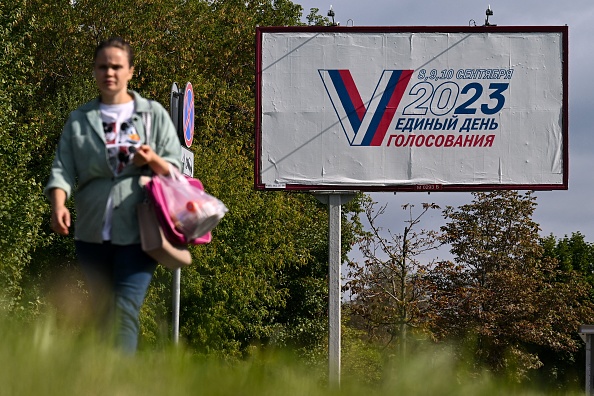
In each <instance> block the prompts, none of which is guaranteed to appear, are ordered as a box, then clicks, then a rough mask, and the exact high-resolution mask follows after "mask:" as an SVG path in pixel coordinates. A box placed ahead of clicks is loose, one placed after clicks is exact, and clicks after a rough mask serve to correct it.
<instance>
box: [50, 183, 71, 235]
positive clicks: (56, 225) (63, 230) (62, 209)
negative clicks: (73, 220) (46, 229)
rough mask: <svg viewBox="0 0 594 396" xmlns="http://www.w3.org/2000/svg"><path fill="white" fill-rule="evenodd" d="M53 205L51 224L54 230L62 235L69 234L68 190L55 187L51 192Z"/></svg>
mask: <svg viewBox="0 0 594 396" xmlns="http://www.w3.org/2000/svg"><path fill="white" fill-rule="evenodd" d="M50 201H51V206H52V217H51V220H50V223H51V224H50V226H51V228H52V230H53V231H54V232H57V233H58V234H60V235H68V228H70V211H69V210H68V208H67V207H66V205H65V203H66V192H65V191H64V190H62V189H60V188H54V189H53V190H52V191H51V193H50Z"/></svg>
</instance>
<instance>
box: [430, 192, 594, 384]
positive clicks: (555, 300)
mask: <svg viewBox="0 0 594 396" xmlns="http://www.w3.org/2000/svg"><path fill="white" fill-rule="evenodd" d="M473 196H474V199H473V201H472V203H470V204H467V205H462V206H460V207H459V208H458V209H454V208H452V207H448V208H447V209H446V210H445V211H444V216H445V218H446V219H448V220H449V222H448V223H447V224H446V225H445V226H443V227H442V232H443V236H442V239H443V241H444V242H445V243H449V244H450V245H451V250H450V251H451V253H452V254H453V255H454V262H441V263H438V264H437V265H436V266H435V267H433V268H431V269H429V270H428V272H427V274H426V276H425V280H426V281H427V285H428V289H427V292H428V293H429V294H430V297H431V303H430V311H429V315H428V318H427V319H428V321H429V326H430V328H431V330H432V332H433V334H434V337H435V338H436V339H438V340H458V341H462V342H463V343H466V344H469V343H470V344H472V345H473V347H472V349H471V353H470V354H469V355H470V356H473V357H474V359H475V363H476V364H477V366H480V367H482V366H483V365H485V366H487V367H489V368H490V369H491V370H493V371H495V372H500V373H507V374H510V375H512V376H513V377H514V378H515V379H517V380H520V379H523V378H526V377H528V376H529V372H530V370H535V369H539V368H541V367H542V366H543V360H542V358H541V356H542V353H543V350H547V351H550V352H551V353H555V354H572V353H575V352H576V351H577V349H578V347H579V346H580V345H579V343H578V342H577V341H576V340H575V338H574V337H572V334H575V331H576V329H577V327H578V325H579V324H580V323H581V321H582V320H583V319H584V318H586V317H588V315H591V313H592V307H591V305H589V304H582V302H583V299H584V296H587V294H588V292H589V285H588V284H587V283H585V282H583V279H581V278H580V277H578V276H575V274H574V273H566V274H565V275H567V278H566V279H565V280H564V281H563V282H558V279H559V275H560V273H559V271H558V270H557V262H556V260H554V259H551V258H550V257H543V249H542V246H541V245H540V244H539V236H538V231H539V227H538V224H536V223H535V222H534V221H533V220H532V214H533V211H534V208H535V206H536V203H535V197H534V196H533V195H532V193H531V192H526V193H525V194H523V195H520V194H519V193H518V192H516V191H495V192H491V193H473Z"/></svg>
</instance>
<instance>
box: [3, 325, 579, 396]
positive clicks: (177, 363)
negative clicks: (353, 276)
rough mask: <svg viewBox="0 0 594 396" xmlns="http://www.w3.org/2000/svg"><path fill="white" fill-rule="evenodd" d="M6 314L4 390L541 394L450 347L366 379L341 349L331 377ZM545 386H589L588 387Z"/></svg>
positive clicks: (307, 368)
mask: <svg viewBox="0 0 594 396" xmlns="http://www.w3.org/2000/svg"><path fill="white" fill-rule="evenodd" d="M7 323H8V322H6V321H2V319H0V334H2V342H1V343H0V359H1V362H2V370H0V395H2V396H13V395H16V396H20V395H27V396H29V395H45V396H53V395H60V396H63V395H89V396H91V395H122V396H123V395H125V396H135V395H139V396H140V395H142V396H146V395H179V396H182V395H213V396H216V395H308V396H316V395H339V394H340V395H357V396H360V395H365V396H371V395H456V396H465V395H473V396H474V395H481V396H483V395H542V394H543V392H542V389H541V390H540V391H536V390H530V389H526V388H517V387H514V385H513V384H509V383H502V382H501V381H497V380H495V379H494V378H493V377H492V376H490V375H488V374H487V373H485V374H482V375H476V374H470V373H469V371H466V370H465V369H464V367H461V365H460V364H459V362H458V363H454V359H453V358H452V357H451V356H450V355H449V353H448V352H447V351H444V350H442V351H441V352H439V353H436V352H435V350H434V349H433V352H431V350H426V351H425V352H422V353H417V354H415V356H413V357H412V358H409V359H407V361H406V362H399V363H396V364H394V363H390V364H386V365H385V367H382V368H381V371H382V373H381V375H380V377H381V379H379V380H378V381H374V382H373V383H370V382H369V381H365V380H363V379H364V377H368V376H369V374H370V371H377V367H371V366H369V365H367V363H366V360H365V359H366V357H365V356H362V355H361V356H357V354H356V353H353V349H348V348H347V349H348V350H347V351H346V352H343V356H342V359H343V363H342V367H343V370H342V380H341V384H340V386H337V385H336V384H328V383H327V378H328V373H327V366H326V362H325V356H323V357H322V358H321V359H322V360H324V361H322V362H319V363H320V364H311V362H310V364H305V363H304V362H303V361H302V360H300V359H297V358H294V357H292V354H291V353H287V352H278V351H277V352H262V351H259V352H258V351H256V352H255V353H254V354H253V355H252V356H250V357H249V358H246V359H243V360H239V361H238V360H235V361H226V360H223V359H218V358H212V357H204V356H199V355H196V354H194V353H191V352H190V351H188V350H186V349H185V348H184V347H183V346H181V345H180V346H170V347H168V348H165V349H160V350H142V351H140V352H139V353H138V354H136V355H135V356H125V355H122V354H120V353H119V352H118V351H116V350H114V349H112V348H108V347H105V345H101V343H99V342H96V340H94V339H93V337H91V336H81V335H80V334H77V335H73V334H72V333H66V332H64V331H63V330H60V329H58V328H57V327H56V326H55V325H53V323H52V321H51V320H47V319H46V320H44V321H40V322H37V323H29V324H28V325H24V324H21V325H18V326H15V325H14V323H12V324H7ZM547 394H564V395H568V394H576V395H577V394H580V395H581V394H583V391H575V392H573V393H571V392H567V391H565V392H563V393H558V391H557V392H550V393H548V392H547Z"/></svg>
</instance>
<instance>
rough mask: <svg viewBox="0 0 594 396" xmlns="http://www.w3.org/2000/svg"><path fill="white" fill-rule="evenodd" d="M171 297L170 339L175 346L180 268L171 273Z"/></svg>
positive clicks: (177, 332) (177, 331)
mask: <svg viewBox="0 0 594 396" xmlns="http://www.w3.org/2000/svg"><path fill="white" fill-rule="evenodd" d="M172 290H173V295H172V296H171V297H172V301H173V307H172V310H173V318H172V326H173V328H172V337H173V343H174V344H177V343H178V342H179V308H180V294H181V293H180V290H181V268H178V269H176V270H174V271H173V285H172Z"/></svg>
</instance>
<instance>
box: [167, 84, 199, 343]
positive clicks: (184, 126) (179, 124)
mask: <svg viewBox="0 0 594 396" xmlns="http://www.w3.org/2000/svg"><path fill="white" fill-rule="evenodd" d="M169 100H170V102H169V104H170V110H169V115H170V116H171V120H172V121H173V125H174V126H175V129H176V131H177V134H178V137H179V140H180V144H181V145H182V146H181V151H182V153H181V163H182V169H181V171H182V173H183V174H184V175H187V176H191V177H193V176H194V153H193V152H192V151H191V150H189V147H190V145H191V144H192V141H193V139H194V92H193V90H192V84H191V83H189V82H188V83H187V84H186V87H185V89H184V92H183V93H181V92H180V90H179V88H178V86H177V83H175V82H174V83H173V84H172V86H171V94H170V99H169ZM180 104H181V106H180ZM182 143H183V144H182ZM171 289H172V311H173V312H172V329H171V332H172V338H173V342H174V343H175V344H177V343H179V311H180V305H181V304H180V299H181V268H178V269H176V270H174V271H173V284H172V287H171Z"/></svg>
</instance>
